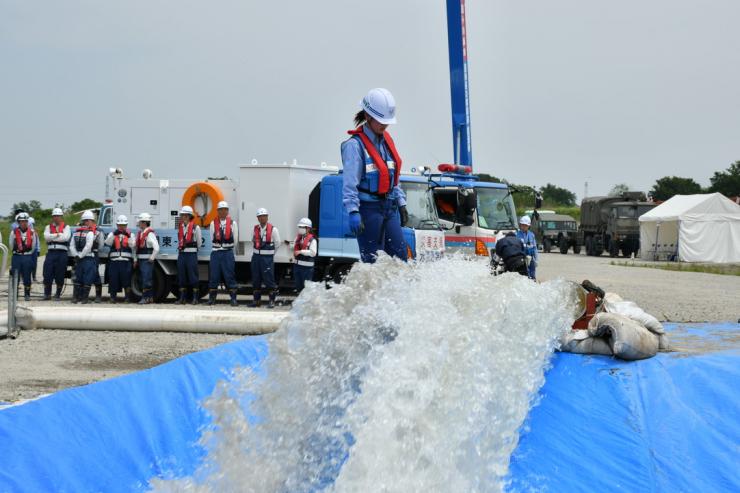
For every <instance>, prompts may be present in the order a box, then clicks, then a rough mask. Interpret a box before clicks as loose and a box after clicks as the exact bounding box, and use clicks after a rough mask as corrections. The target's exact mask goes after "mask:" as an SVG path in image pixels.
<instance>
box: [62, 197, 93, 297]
mask: <svg viewBox="0 0 740 493" xmlns="http://www.w3.org/2000/svg"><path fill="white" fill-rule="evenodd" d="M80 219H81V223H82V225H81V226H79V227H78V228H77V229H76V230H75V232H74V233H72V241H70V244H69V254H70V256H71V257H72V258H73V259H75V282H74V291H73V293H72V303H82V304H87V303H88V302H89V301H88V298H89V296H90V288H91V287H92V285H93V284H94V282H95V277H96V274H97V272H96V271H97V262H96V261H95V257H97V249H98V245H96V243H95V237H96V233H97V227H96V226H95V216H94V215H93V213H92V211H85V212H83V213H82V217H81V218H80Z"/></svg>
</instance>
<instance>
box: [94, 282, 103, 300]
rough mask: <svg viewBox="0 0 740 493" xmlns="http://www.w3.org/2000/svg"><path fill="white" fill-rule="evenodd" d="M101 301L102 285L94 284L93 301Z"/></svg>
mask: <svg viewBox="0 0 740 493" xmlns="http://www.w3.org/2000/svg"><path fill="white" fill-rule="evenodd" d="M102 302H103V285H102V284H96V285H95V303H102Z"/></svg>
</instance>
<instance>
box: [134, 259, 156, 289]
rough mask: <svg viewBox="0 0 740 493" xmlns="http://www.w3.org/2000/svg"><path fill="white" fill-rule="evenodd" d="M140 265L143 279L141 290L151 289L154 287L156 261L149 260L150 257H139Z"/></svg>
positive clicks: (140, 273) (141, 279)
mask: <svg viewBox="0 0 740 493" xmlns="http://www.w3.org/2000/svg"><path fill="white" fill-rule="evenodd" d="M138 266H139V280H140V281H141V290H142V291H149V290H151V289H152V284H153V283H154V280H153V278H154V262H149V260H148V259H145V258H140V259H138Z"/></svg>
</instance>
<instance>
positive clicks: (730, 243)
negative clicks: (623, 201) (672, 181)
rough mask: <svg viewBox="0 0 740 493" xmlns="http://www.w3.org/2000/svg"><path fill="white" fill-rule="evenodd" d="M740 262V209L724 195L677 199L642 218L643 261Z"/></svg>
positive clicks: (685, 196)
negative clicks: (676, 258)
mask: <svg viewBox="0 0 740 493" xmlns="http://www.w3.org/2000/svg"><path fill="white" fill-rule="evenodd" d="M676 255H678V260H681V261H682V262H717V263H728V262H740V205H738V204H736V203H734V202H732V201H731V200H730V199H728V198H727V197H725V196H724V195H722V194H721V193H710V194H701V195H676V196H674V197H672V198H670V199H669V200H666V201H665V202H663V203H662V204H660V205H659V206H658V207H656V208H654V209H652V210H650V211H648V212H646V213H645V214H643V215H642V216H640V257H641V258H642V259H644V260H666V259H672V258H675V256H676Z"/></svg>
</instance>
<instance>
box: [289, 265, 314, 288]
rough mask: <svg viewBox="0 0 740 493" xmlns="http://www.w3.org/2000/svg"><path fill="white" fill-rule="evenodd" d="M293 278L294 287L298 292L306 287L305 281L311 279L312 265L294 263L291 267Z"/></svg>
mask: <svg viewBox="0 0 740 493" xmlns="http://www.w3.org/2000/svg"><path fill="white" fill-rule="evenodd" d="M293 279H295V289H296V291H298V292H299V293H300V292H301V291H303V288H304V287H306V281H313V266H308V265H296V266H295V267H293Z"/></svg>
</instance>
